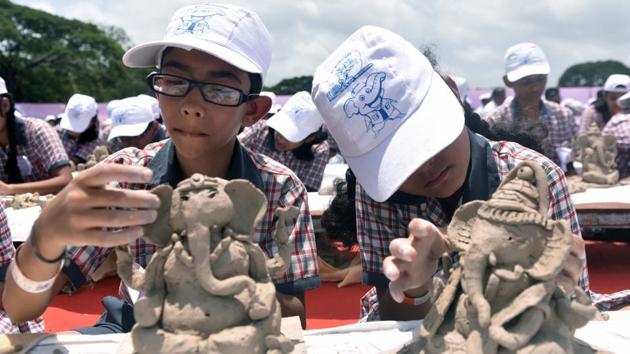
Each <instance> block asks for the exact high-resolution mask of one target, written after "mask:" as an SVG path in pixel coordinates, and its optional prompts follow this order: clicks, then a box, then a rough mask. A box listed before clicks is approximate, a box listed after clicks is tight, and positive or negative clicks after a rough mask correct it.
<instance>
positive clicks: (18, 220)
mask: <svg viewBox="0 0 630 354" xmlns="http://www.w3.org/2000/svg"><path fill="white" fill-rule="evenodd" d="M41 211H42V208H41V207H39V206H34V207H30V208H23V209H13V208H7V209H5V210H4V212H5V214H6V216H7V223H8V225H9V230H11V239H12V240H13V242H24V241H26V240H27V239H28V236H29V235H30V234H31V227H33V224H34V223H35V220H37V218H38V217H39V214H40V213H41Z"/></svg>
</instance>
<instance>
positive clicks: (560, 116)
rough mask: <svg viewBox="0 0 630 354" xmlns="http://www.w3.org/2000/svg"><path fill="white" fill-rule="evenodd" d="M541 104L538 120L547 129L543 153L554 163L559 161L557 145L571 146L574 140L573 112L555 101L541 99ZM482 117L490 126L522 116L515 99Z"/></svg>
mask: <svg viewBox="0 0 630 354" xmlns="http://www.w3.org/2000/svg"><path fill="white" fill-rule="evenodd" d="M541 105H542V110H541V116H540V122H541V123H542V125H543V126H544V127H545V129H546V130H547V137H546V138H545V139H544V141H543V145H544V146H545V153H546V155H547V157H549V158H550V159H551V160H553V161H554V162H555V163H559V162H560V160H559V158H558V155H557V153H556V149H557V148H559V147H567V148H571V147H573V143H574V140H575V134H576V131H577V127H576V125H575V121H574V120H573V113H571V111H570V110H569V109H567V108H564V107H562V106H561V105H559V104H557V103H555V102H551V101H547V100H541ZM483 119H484V120H485V121H487V122H488V123H489V124H490V126H491V127H492V125H494V124H496V123H499V122H501V123H510V122H516V121H518V120H519V119H522V118H521V114H520V111H519V107H518V104H517V102H516V100H511V101H509V102H508V101H506V102H504V103H503V104H502V105H500V106H499V107H497V108H496V109H495V110H493V111H490V112H488V113H486V114H484V117H483ZM547 150H548V151H547Z"/></svg>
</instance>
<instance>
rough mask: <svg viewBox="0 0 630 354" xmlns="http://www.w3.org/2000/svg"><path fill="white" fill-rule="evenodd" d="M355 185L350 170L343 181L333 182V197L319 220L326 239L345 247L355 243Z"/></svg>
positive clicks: (354, 179)
mask: <svg viewBox="0 0 630 354" xmlns="http://www.w3.org/2000/svg"><path fill="white" fill-rule="evenodd" d="M356 183H357V182H356V177H355V176H354V174H353V173H352V171H351V170H350V169H348V170H347V171H346V179H345V180H337V181H335V190H336V194H335V197H334V198H333V200H332V201H331V202H330V206H329V207H328V209H326V211H324V213H323V214H322V217H321V219H320V223H321V225H322V227H323V228H324V229H325V230H326V235H327V237H328V239H330V240H334V241H340V242H341V243H343V245H344V246H346V247H350V246H352V245H353V244H356V243H357V218H356V213H355V206H354V198H355V188H356Z"/></svg>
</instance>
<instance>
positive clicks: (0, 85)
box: [0, 77, 9, 95]
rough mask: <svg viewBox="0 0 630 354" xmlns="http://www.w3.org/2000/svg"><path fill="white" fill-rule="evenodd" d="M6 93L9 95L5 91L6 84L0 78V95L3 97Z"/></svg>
mask: <svg viewBox="0 0 630 354" xmlns="http://www.w3.org/2000/svg"><path fill="white" fill-rule="evenodd" d="M6 93H9V91H7V83H6V82H4V79H3V78H1V77H0V95H4V94H6Z"/></svg>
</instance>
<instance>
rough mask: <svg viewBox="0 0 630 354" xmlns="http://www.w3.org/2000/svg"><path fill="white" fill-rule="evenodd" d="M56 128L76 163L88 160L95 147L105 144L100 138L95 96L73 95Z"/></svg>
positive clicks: (67, 151)
mask: <svg viewBox="0 0 630 354" xmlns="http://www.w3.org/2000/svg"><path fill="white" fill-rule="evenodd" d="M55 128H56V129H57V133H58V134H59V137H60V138H61V141H62V142H63V147H64V148H65V149H66V153H67V154H68V157H70V160H71V161H73V162H74V163H83V162H86V161H87V160H88V159H89V156H90V155H91V154H92V152H93V151H94V149H96V147H97V146H99V145H101V144H103V141H102V140H100V139H99V133H100V124H99V121H98V117H97V105H96V101H95V100H94V97H91V96H87V95H82V94H80V93H75V94H74V95H72V97H70V99H69V100H68V103H67V104H66V109H65V110H64V112H63V114H62V115H61V122H60V123H59V125H58V126H56V127H55Z"/></svg>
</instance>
